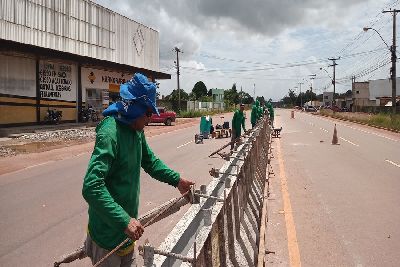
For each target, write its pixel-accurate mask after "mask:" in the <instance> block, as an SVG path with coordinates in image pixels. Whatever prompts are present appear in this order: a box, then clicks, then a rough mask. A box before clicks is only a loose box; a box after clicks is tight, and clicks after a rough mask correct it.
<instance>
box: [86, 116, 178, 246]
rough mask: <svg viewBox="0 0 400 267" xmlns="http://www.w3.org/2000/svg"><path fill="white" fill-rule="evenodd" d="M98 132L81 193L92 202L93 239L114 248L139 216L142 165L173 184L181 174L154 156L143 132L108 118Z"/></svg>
mask: <svg viewBox="0 0 400 267" xmlns="http://www.w3.org/2000/svg"><path fill="white" fill-rule="evenodd" d="M96 133H97V135H96V143H95V146H94V149H93V154H92V157H91V159H90V162H89V167H88V170H87V173H86V176H85V179H84V182H83V188H82V195H83V197H84V198H85V200H86V201H87V202H88V204H89V233H90V236H91V238H92V239H93V241H94V242H95V243H96V244H97V245H99V246H100V247H102V248H104V249H108V250H111V249H113V248H114V247H116V246H117V245H118V244H120V243H121V242H122V241H123V240H125V239H126V238H127V236H126V235H125V233H124V230H125V229H126V227H127V225H128V223H129V221H130V219H131V218H137V216H138V206H139V193H140V167H142V168H143V169H144V170H145V171H146V172H147V173H148V174H149V175H150V176H152V177H153V178H155V179H157V180H159V181H161V182H165V183H168V184H169V185H172V186H177V185H178V183H179V179H180V175H179V174H178V173H177V172H175V171H173V170H171V169H170V168H168V167H167V166H166V165H165V164H164V163H163V162H162V161H161V160H160V159H158V158H157V157H155V155H154V153H153V151H152V150H151V149H150V147H149V146H148V144H147V142H146V138H145V135H144V133H143V131H134V130H132V129H131V128H130V127H129V126H127V125H124V124H122V123H120V122H117V121H116V120H115V119H114V118H113V117H106V118H105V119H104V120H103V121H102V122H100V124H99V125H98V126H97V128H96ZM148 193H151V192H148ZM127 245H129V244H127Z"/></svg>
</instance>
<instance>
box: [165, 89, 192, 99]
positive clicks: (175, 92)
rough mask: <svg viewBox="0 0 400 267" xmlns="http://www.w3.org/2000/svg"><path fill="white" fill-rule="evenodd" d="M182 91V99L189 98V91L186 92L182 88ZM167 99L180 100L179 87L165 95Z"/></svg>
mask: <svg viewBox="0 0 400 267" xmlns="http://www.w3.org/2000/svg"><path fill="white" fill-rule="evenodd" d="M180 91H181V100H189V95H188V93H186V92H185V91H184V90H183V89H180ZM165 99H166V100H170V101H178V100H179V94H178V89H175V90H173V91H172V93H171V94H169V95H167V96H166V97H165Z"/></svg>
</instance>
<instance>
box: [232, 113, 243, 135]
mask: <svg viewBox="0 0 400 267" xmlns="http://www.w3.org/2000/svg"><path fill="white" fill-rule="evenodd" d="M244 121H245V118H244V114H243V111H240V110H236V111H235V113H234V114H233V118H232V129H233V130H234V131H235V134H236V136H240V135H241V134H242V127H243V130H244V131H246V127H245V125H244Z"/></svg>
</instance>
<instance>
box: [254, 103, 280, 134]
mask: <svg viewBox="0 0 400 267" xmlns="http://www.w3.org/2000/svg"><path fill="white" fill-rule="evenodd" d="M266 113H267V114H268V116H269V122H270V124H271V125H272V126H273V123H274V115H275V114H274V108H273V107H272V104H271V101H268V102H267V103H266V104H265V106H264V105H260V102H259V101H258V100H256V102H255V103H254V105H253V106H252V108H251V116H250V122H251V127H252V128H254V126H256V124H257V122H258V121H259V120H260V119H261V118H262V117H263V116H264V115H265V114H266Z"/></svg>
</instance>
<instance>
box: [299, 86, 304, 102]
mask: <svg viewBox="0 0 400 267" xmlns="http://www.w3.org/2000/svg"><path fill="white" fill-rule="evenodd" d="M302 84H304V83H299V86H300V107H301V108H303V95H302V94H301V85H302Z"/></svg>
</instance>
